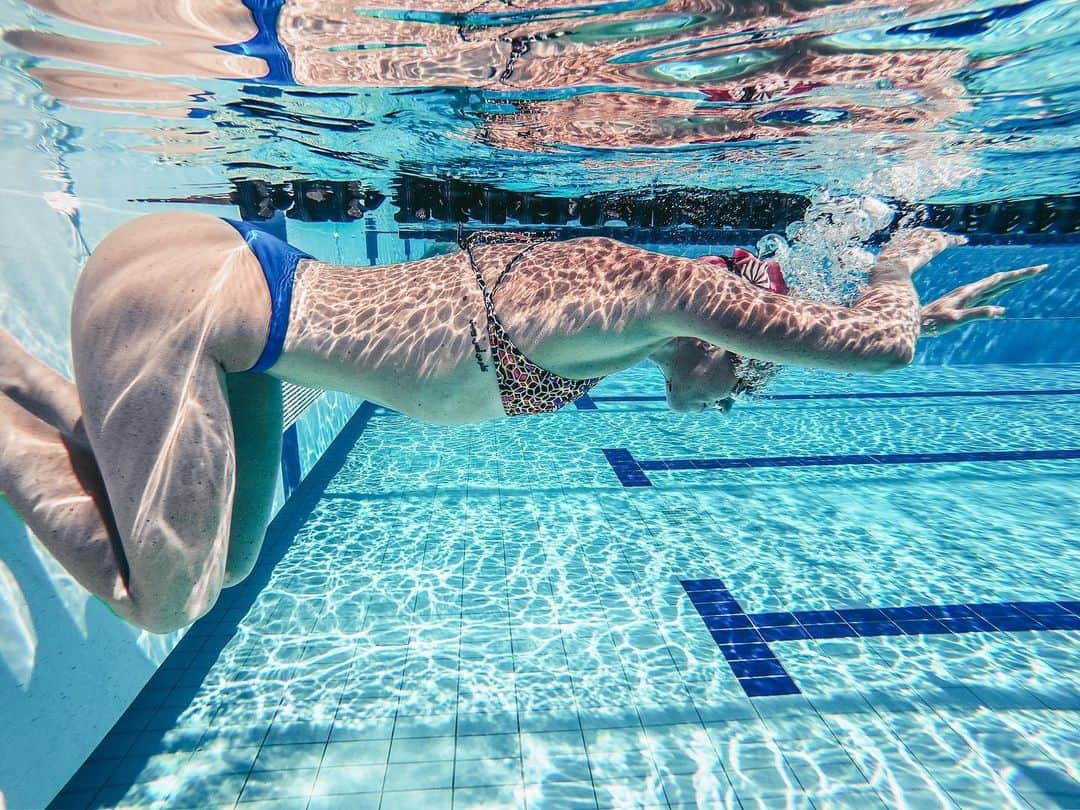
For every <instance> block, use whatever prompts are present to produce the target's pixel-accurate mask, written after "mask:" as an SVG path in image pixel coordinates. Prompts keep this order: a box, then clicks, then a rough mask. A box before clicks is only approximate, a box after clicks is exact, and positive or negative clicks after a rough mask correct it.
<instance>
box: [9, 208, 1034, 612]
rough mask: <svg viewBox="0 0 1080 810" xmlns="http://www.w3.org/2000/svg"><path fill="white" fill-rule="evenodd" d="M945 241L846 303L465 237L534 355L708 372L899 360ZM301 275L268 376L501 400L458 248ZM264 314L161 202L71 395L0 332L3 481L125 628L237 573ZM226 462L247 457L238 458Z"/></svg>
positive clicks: (977, 294) (223, 260) (265, 496)
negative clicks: (690, 353)
mask: <svg viewBox="0 0 1080 810" xmlns="http://www.w3.org/2000/svg"><path fill="white" fill-rule="evenodd" d="M954 244H958V241H957V239H956V238H955V237H948V236H945V235H943V234H940V233H935V232H931V231H925V230H916V231H912V232H906V233H903V234H901V235H899V236H897V237H895V238H894V239H893V240H892V241H890V243H889V244H888V245H887V246H886V247H885V248H884V249H883V250H882V252H881V253H880V255H879V257H878V264H877V266H876V267H875V269H874V272H873V274H872V278H871V286H870V288H869V289H868V291H867V292H866V293H865V294H864V295H863V297H862V298H861V299H860V300H859V301H858V302H857V303H856V304H855V306H854V307H851V308H845V307H837V306H830V305H825V304H817V303H814V302H809V301H799V300H796V299H791V298H787V297H784V296H780V295H775V294H773V293H769V292H765V291H762V290H761V289H759V288H757V287H755V286H754V285H753V284H750V283H749V282H747V281H745V280H743V279H741V278H737V277H736V276H734V275H732V274H731V273H728V272H726V271H722V270H719V269H718V268H716V267H714V266H711V265H709V264H708V263H707V262H701V261H695V260H689V259H680V258H676V257H671V256H663V255H661V254H656V253H651V252H649V251H645V250H641V249H638V248H633V247H630V246H628V245H623V244H621V243H618V242H614V241H612V240H607V239H582V240H576V241H574V242H564V243H547V242H545V243H541V244H537V245H536V246H535V247H533V248H531V249H530V250H528V251H527V252H525V253H524V254H522V253H521V246H520V245H509V246H507V245H492V246H486V247H479V248H476V249H475V251H474V253H475V255H476V264H477V267H478V268H479V271H480V273H481V274H482V276H483V279H484V282H485V286H488V287H494V285H495V281H496V277H497V276H498V275H499V274H500V273H502V272H503V271H504V269H505V268H506V267H507V265H508V264H509V263H510V262H511V261H512V260H513V259H514V257H515V256H517V255H519V254H521V256H520V260H519V261H518V262H517V263H515V265H514V272H513V273H508V274H507V275H506V277H505V279H504V283H503V284H502V285H500V288H499V298H498V300H497V301H496V305H497V307H498V310H499V319H500V321H501V322H502V323H503V326H504V327H505V328H506V331H507V333H508V334H509V335H510V336H511V338H512V340H513V341H514V342H515V343H516V344H518V346H519V347H520V348H521V349H522V350H523V351H524V352H525V353H526V355H527V356H528V357H530V358H531V359H532V360H534V362H537V363H538V365H541V366H542V367H544V368H549V369H552V370H554V371H556V372H559V373H561V374H563V375H564V376H567V377H584V376H600V375H601V374H605V373H608V372H610V371H613V370H617V369H619V368H625V367H627V366H629V365H632V364H633V363H634V362H636V361H637V360H638V359H642V358H643V357H646V356H651V355H650V352H653V353H655V352H656V351H657V350H658V349H659V350H663V349H664V348H665V347H671V346H672V345H674V344H678V345H680V346H683V347H684V348H687V347H688V348H690V349H693V348H694V347H693V344H694V343H697V342H702V341H704V343H705V344H708V345H703V349H704V351H702V352H700V354H701V355H702V357H703V359H705V360H706V363H705V367H706V370H708V363H709V362H714V361H715V362H716V363H717V364H719V366H718V367H719V368H722V367H724V366H726V365H727V360H726V359H725V358H724V356H723V353H722V352H718V351H715V350H714V348H713V347H718V346H723V347H725V348H729V349H731V350H734V351H737V352H740V353H742V354H748V355H751V356H754V355H756V356H759V357H763V358H765V359H770V360H774V361H777V362H788V363H796V362H799V361H800V359H802V360H805V361H806V364H811V365H821V366H826V367H830V368H841V369H844V368H846V369H850V370H874V369H878V368H888V367H892V366H895V365H900V364H902V363H903V362H906V361H907V360H908V359H910V351H911V347H912V346H913V345H914V339H915V336H916V335H917V333H918V330H919V325H920V324H919V320H920V312H919V306H918V300H917V298H916V296H915V291H914V287H913V286H912V284H911V280H910V275H911V273H912V272H913V271H914V270H916V269H918V268H919V267H921V266H922V265H923V264H925V263H926V262H927V261H929V259H931V258H932V257H933V256H934V255H936V254H937V253H940V252H941V251H942V250H944V249H945V248H947V247H949V246H951V245H954ZM1043 269H1045V268H1043V267H1036V268H1026V269H1024V270H1019V271H1013V272H1012V273H1001V274H995V275H994V276H990V277H988V278H986V279H982V280H980V281H976V282H972V283H970V284H967V285H965V286H963V287H961V288H959V289H957V290H954V291H953V292H951V293H949V294H947V295H946V296H943V297H942V298H940V299H938V300H937V301H935V302H931V303H930V304H928V305H927V306H926V307H924V308H923V312H922V320H923V322H924V324H926V326H927V328H929V329H932V330H933V331H943V330H945V329H948V328H952V327H954V326H957V325H959V324H962V323H967V322H970V321H972V320H978V319H979V318H985V317H995V316H996V315H998V314H1000V309H999V308H998V307H996V306H984V305H985V304H987V303H988V302H992V301H994V300H995V299H996V298H997V296H999V295H1000V294H1001V293H1002V292H1004V291H1005V290H1007V289H1010V288H1011V287H1012V286H1015V285H1016V284H1019V283H1022V282H1024V281H1026V280H1027V279H1029V278H1031V277H1033V276H1034V275H1037V274H1038V273H1040V272H1042V270H1043ZM388 281H389V282H391V283H387V282H388ZM297 285H298V289H297V293H298V294H297V295H294V299H293V300H294V309H293V316H294V317H293V321H292V323H290V329H289V339H288V340H287V341H286V352H285V354H283V355H282V360H281V367H280V368H279V366H275V367H274V373H275V374H276V375H278V376H280V377H281V378H282V379H291V380H293V381H295V382H303V380H302V379H300V376H302V375H303V374H315V375H316V376H317V375H318V374H323V375H328V374H330V375H336V376H335V377H334V380H340V381H341V382H342V383H343V385H350V384H362V385H372V386H375V387H378V386H380V385H381V386H382V390H383V391H384V392H385V393H386V394H387V396H386V403H387V404H389V405H390V406H391V407H394V408H396V409H397V410H401V411H404V412H408V411H410V410H412V411H413V412H416V411H417V410H418V406H417V404H416V403H417V402H418V401H419V402H420V403H421V404H423V403H435V404H434V405H429V407H428V410H424V408H419V415H420V416H422V417H424V418H428V417H430V416H435V417H441V416H445V415H446V414H447V413H450V414H451V415H452V417H453V418H455V419H456V420H457V421H461V422H477V421H482V420H484V419H490V418H494V417H496V416H499V415H501V414H502V407H501V401H500V398H499V391H498V386H497V384H496V379H495V373H494V371H493V370H492V369H491V367H490V365H489V366H488V368H487V369H486V370H483V369H478V368H477V363H476V356H475V352H474V346H473V343H472V338H471V336H470V331H469V325H470V322H478V321H479V319H482V318H484V316H485V313H486V311H485V304H484V296H483V295H482V294H481V292H480V289H479V286H480V285H478V283H477V279H476V277H475V275H474V274H473V272H472V269H471V267H470V264H469V261H468V256H467V255H466V254H465V253H464V252H458V253H456V254H452V255H449V256H442V257H438V258H436V259H431V260H424V261H419V262H410V263H405V264H399V265H391V266H388V267H383V268H371V269H367V270H362V269H360V268H355V267H340V266H335V265H329V264H324V263H320V262H314V261H308V262H304V263H302V264H301V267H300V272H299V274H298V279H297ZM269 318H270V306H269V295H268V294H267V290H266V282H265V278H264V277H263V275H262V273H261V272H260V270H259V268H258V264H257V261H256V260H255V258H254V256H253V254H251V252H250V251H249V250H248V248H247V247H246V245H245V243H244V242H243V240H242V239H240V237H239V235H238V234H236V232H235V231H234V230H233V229H232V228H231V227H230V226H228V225H226V224H225V223H222V222H221V221H220V220H217V219H214V218H212V217H206V216H203V215H193V214H179V213H177V214H164V215H155V216H152V217H146V218H143V219H141V220H138V221H137V222H134V223H131V224H128V225H125V226H123V227H122V228H120V229H118V230H117V231H116V232H114V233H113V234H112V235H110V236H109V237H108V238H107V239H106V240H105V241H104V242H102V244H101V245H99V247H98V249H97V250H96V251H95V253H94V256H93V257H92V259H91V262H90V264H89V265H88V267H87V270H86V272H85V273H84V277H83V278H82V279H80V282H79V287H78V288H77V292H76V296H75V301H74V304H73V319H72V320H73V329H72V344H73V345H72V350H73V352H72V353H73V357H74V360H75V372H76V376H77V379H78V390H76V387H75V386H74V385H72V384H71V383H70V382H68V381H66V380H63V379H62V378H60V377H59V376H58V375H56V374H55V373H54V372H51V371H49V370H48V369H47V368H45V367H44V366H43V364H41V363H40V362H39V361H37V360H35V359H34V358H33V357H32V356H30V354H29V353H28V352H26V351H25V350H24V349H23V348H22V347H21V346H19V345H18V344H17V342H15V341H14V340H13V339H12V338H11V336H10V335H7V334H6V333H4V332H2V331H0V495H3V496H5V497H6V498H7V499H8V501H9V502H10V503H11V504H12V506H14V508H15V509H16V511H17V512H18V513H19V515H20V516H21V517H22V518H23V519H24V520H25V521H26V522H27V524H28V525H29V526H30V528H31V529H32V530H33V531H34V533H35V534H36V535H37V536H38V537H39V539H41V540H42V542H43V543H44V544H45V545H46V547H47V548H48V549H49V551H50V552H51V553H52V554H53V556H54V557H56V559H57V560H58V561H59V562H60V563H61V564H62V565H63V566H64V567H65V568H66V569H67V570H68V571H69V572H71V573H72V575H73V576H74V577H75V578H76V579H77V580H78V581H79V582H80V583H82V584H83V585H85V586H86V587H87V588H88V589H90V590H91V591H92V592H93V593H94V594H95V595H96V596H98V597H100V598H101V599H103V600H104V601H105V602H106V603H107V604H109V606H110V607H111V608H112V609H113V610H114V611H115V612H116V613H117V614H118V615H120V616H122V617H123V618H125V619H127V620H128V621H130V622H132V623H133V624H137V625H139V626H141V627H145V628H147V629H150V630H152V631H154V632H166V631H169V630H172V629H175V628H177V627H179V626H181V625H184V624H188V623H190V622H191V621H193V620H194V619H195V618H197V617H198V616H199V615H201V614H202V613H204V612H205V611H206V610H208V609H209V608H210V606H212V605H213V603H214V602H215V601H216V599H217V595H218V592H219V590H220V588H221V587H222V586H223V585H228V584H230V583H231V582H234V581H235V579H232V580H230V575H231V576H233V577H240V576H243V574H244V573H245V572H246V570H250V562H251V560H252V559H253V554H255V553H257V551H258V545H259V544H260V543H261V541H262V536H263V532H264V531H265V527H266V524H267V522H268V521H269V509H270V504H271V501H272V493H273V487H274V482H275V475H274V472H275V470H276V464H277V461H278V458H279V456H280V435H281V416H280V391H278V394H277V397H278V400H277V414H276V421H275V419H274V418H270V419H262V420H260V418H258V416H257V414H256V409H255V408H248V409H245V410H243V411H241V412H238V413H236V414H235V418H234V416H233V412H232V409H233V408H234V407H235V405H236V403H235V402H233V397H234V394H235V393H237V391H236V389H235V388H234V386H233V383H232V382H228V390H227V392H226V390H225V386H224V384H223V381H222V378H223V376H224V375H223V374H222V371H223V370H226V371H240V370H242V369H246V368H249V367H250V366H251V365H252V363H254V361H255V359H256V357H258V355H259V352H260V351H261V350H262V347H263V345H264V344H265V342H266V324H267V323H268V321H269ZM384 333H385V334H384ZM685 335H689V336H692V337H691V339H687V338H684V337H679V336H685ZM669 353H670V352H669ZM710 357H711V360H710V359H709V358H710ZM690 361H691V363H690V365H698V366H700V365H701V364H700V363H698V362H697V361H696V360H694V358H690ZM575 363H576V365H575ZM573 368H581V369H585V373H579V372H575V371H571V370H570V369H573ZM312 369H314V371H312ZM589 369H591V370H592V371H591V372H590V371H589ZM294 373H295V375H299V376H292V374H294ZM235 377H237V378H241V379H248V380H250V381H251V382H253V383H254V382H256V381H257V382H258V384H261V385H263V386H264V389H263V390H261V391H259V392H257V393H258V395H257V396H256V397H255V399H256V400H257V401H259V402H267V401H269V400H270V399H272V395H273V391H274V390H275V389H276V387H277V384H276V381H274V380H273V379H272V378H271V377H269V376H266V375H247V374H237V375H235ZM228 379H229V380H232V379H233V377H232V376H230V377H229V378H228ZM699 382H701V380H699ZM704 382H708V381H707V380H705V381H704ZM346 390H347V389H346ZM703 402H704V400H703ZM689 404H691V405H694V404H695V403H694V402H690V403H689ZM697 404H701V403H697ZM440 408H443V410H440ZM271 410H273V409H271ZM256 424H258V425H259V426H260V427H261V428H263V429H265V430H264V432H265V436H263V437H262V439H260V438H259V437H257V436H254V435H251V436H248V437H247V439H246V441H244V442H243V447H244V448H245V452H244V453H238V452H237V448H238V445H239V444H240V443H241V438H240V437H241V435H242V433H243V431H245V430H248V429H250V428H251V427H252V425H256ZM84 427H85V432H83V428H84ZM87 439H88V441H87ZM267 439H273V441H267ZM275 441H276V442H277V443H276V444H275V443H274V442H275ZM241 462H242V463H244V464H248V465H253V466H249V467H245V469H244V471H243V472H241V473H239V474H238V473H237V465H238V464H239V463H241ZM258 464H262V465H263V466H264V467H265V469H264V470H263V471H262V473H260V472H259V470H258V469H257V468H256V466H257V465H258ZM265 473H269V474H265ZM252 475H255V476H256V477H258V478H259V481H260V484H259V486H257V487H255V488H254V490H251V489H250V488H249V489H248V491H247V493H246V498H247V503H246V505H245V504H244V502H243V501H244V497H245V495H244V488H243V487H241V486H240V485H239V484H237V483H236V482H242V481H244V480H251V476H252ZM260 501H262V502H261V503H260ZM245 513H246V514H248V515H249V517H252V516H253V518H254V519H249V520H248V521H247V522H246V523H244V524H243V525H245V526H246V527H247V530H246V531H245V530H244V529H242V528H238V526H239V525H241V524H240V523H239V522H238V521H237V520H236V518H238V517H242V516H243V515H244V514H245ZM245 561H246V562H245ZM234 566H235V567H234ZM245 566H246V567H245Z"/></svg>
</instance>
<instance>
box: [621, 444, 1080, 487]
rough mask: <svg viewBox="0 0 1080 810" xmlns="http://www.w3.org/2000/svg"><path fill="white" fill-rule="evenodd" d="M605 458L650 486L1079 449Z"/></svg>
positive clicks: (629, 483)
mask: <svg viewBox="0 0 1080 810" xmlns="http://www.w3.org/2000/svg"><path fill="white" fill-rule="evenodd" d="M601 452H603V454H604V457H605V458H606V459H607V460H608V463H609V464H610V465H611V469H612V470H613V471H614V473H615V475H616V476H617V477H618V479H619V481H620V483H622V485H623V486H624V487H651V486H652V485H653V484H652V481H651V480H650V479H649V476H648V475H646V472H647V471H649V470H654V471H655V470H663V471H668V472H670V471H676V470H749V469H760V468H763V467H834V466H844V465H865V464H947V463H948V464H955V463H960V462H972V461H1065V460H1069V459H1077V458H1080V449H1077V448H1068V449H1063V450H969V451H958V452H948V453H846V454H840V455H831V456H826V455H817V456H759V457H747V458H674V459H653V460H639V459H635V458H634V456H633V454H632V453H631V452H630V451H629V450H626V449H625V448H608V449H604V450H602V451H601Z"/></svg>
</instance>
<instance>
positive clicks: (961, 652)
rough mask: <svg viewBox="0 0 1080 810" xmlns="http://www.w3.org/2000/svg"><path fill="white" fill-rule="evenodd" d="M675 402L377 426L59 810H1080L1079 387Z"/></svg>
mask: <svg viewBox="0 0 1080 810" xmlns="http://www.w3.org/2000/svg"><path fill="white" fill-rule="evenodd" d="M662 395H663V382H662V379H661V378H660V376H659V375H658V374H657V373H656V371H655V370H653V369H650V368H646V367H644V366H643V367H638V368H635V369H632V370H630V371H628V372H626V373H624V374H622V375H618V376H616V377H613V378H609V379H608V380H606V381H605V382H604V383H602V384H601V385H600V386H598V387H597V388H596V389H594V390H593V392H592V396H591V398H589V399H586V400H582V401H579V402H578V403H577V406H576V407H571V408H567V409H565V410H564V411H562V412H560V413H558V414H556V415H553V416H548V417H540V418H521V419H514V420H509V421H505V422H499V423H491V424H486V425H476V426H467V427H452V428H447V427H430V426H423V425H420V424H417V423H415V422H413V421H410V420H407V419H405V418H404V417H401V416H400V415H397V414H395V413H393V412H389V411H386V410H384V409H381V408H378V407H376V406H373V405H371V404H365V405H364V406H362V407H361V409H360V410H359V411H358V412H357V415H356V416H355V417H353V419H352V421H351V422H350V423H349V425H348V426H347V427H346V428H345V430H344V431H343V432H342V434H341V435H340V436H339V438H338V439H337V440H336V442H335V443H334V445H333V446H332V447H331V449H330V450H329V451H328V452H327V453H326V455H325V456H324V457H323V458H322V459H321V460H320V461H319V463H318V465H317V466H316V468H315V470H314V471H313V472H312V473H311V474H310V475H309V477H308V478H307V479H306V480H305V482H304V483H303V484H302V486H301V488H300V490H298V491H297V493H295V494H294V496H293V498H292V500H290V501H289V503H288V504H287V505H286V507H285V509H284V511H283V512H282V513H281V514H280V515H279V516H278V518H277V519H276V521H275V524H274V526H273V528H272V530H271V533H270V536H269V538H268V541H267V549H266V551H265V552H264V555H263V557H262V558H261V560H260V563H259V567H258V569H257V570H256V572H255V573H254V575H253V576H252V578H251V579H250V580H248V581H247V582H245V583H244V584H242V585H241V586H239V587H237V588H234V589H231V590H227V591H225V592H224V593H223V595H222V598H221V601H220V602H219V604H218V605H217V607H216V608H215V609H214V610H213V612H212V613H211V614H209V615H208V616H207V617H206V618H204V619H203V620H201V621H200V622H198V623H197V624H196V625H195V626H194V627H193V628H192V629H191V631H190V632H189V633H188V634H187V636H185V637H184V639H183V640H182V641H181V643H180V645H179V646H178V647H177V649H176V650H175V651H174V652H173V653H172V654H171V655H170V656H169V657H168V659H167V660H166V661H165V662H164V664H163V665H162V667H161V669H160V670H159V671H158V672H157V673H156V674H155V675H154V677H153V679H152V680H151V681H150V682H149V684H148V685H147V687H146V688H145V689H144V690H143V692H142V693H141V694H140V695H139V697H138V698H137V700H136V701H135V702H134V703H133V705H132V706H131V707H130V709H129V710H128V711H127V712H126V713H125V714H124V716H123V717H122V718H121V720H120V721H119V723H117V725H116V727H115V728H114V729H113V730H112V732H111V733H110V734H109V735H108V736H107V737H106V738H105V739H104V740H103V742H102V743H101V745H100V746H99V747H98V749H97V750H96V751H95V752H94V754H93V755H92V756H91V757H90V759H89V760H88V761H87V763H86V764H85V765H84V767H83V768H82V769H81V770H80V771H79V773H78V774H76V775H75V777H74V778H73V779H72V780H71V782H70V783H69V784H68V786H67V787H66V788H65V790H64V792H62V793H61V794H60V796H59V797H57V799H56V800H55V802H54V806H55V807H66V806H89V807H112V806H133V807H146V806H152V807H156V806H161V807H178V808H179V807H192V808H207V807H233V806H234V805H235V804H236V803H237V802H239V803H240V804H239V806H240V807H243V808H257V807H274V808H309V810H314V808H325V807H348V808H382V810H388V809H389V808H438V807H446V808H451V807H453V808H463V807H492V808H502V807H507V808H519V807H525V808H537V807H550V808H578V807H582V808H584V807H600V808H607V807H745V808H751V807H790V808H812V807H813V808H831V807H850V808H871V807H881V806H888V807H912V808H919V810H922V809H923V808H936V807H942V808H946V807H947V808H954V807H960V808H976V807H987V808H999V807H1037V808H1052V807H1053V808H1057V807H1077V806H1080V767H1078V764H1077V763H1080V743H1078V739H1080V738H1078V728H1080V648H1078V647H1077V645H1076V629H1078V628H1080V601H1078V600H1080V591H1078V590H1077V586H1076V577H1075V572H1076V570H1077V566H1078V565H1080V559H1078V557H1080V550H1078V548H1077V544H1076V535H1075V526H1076V512H1075V493H1076V487H1077V485H1078V468H1077V461H1076V458H1077V457H1078V456H1080V425H1078V424H1077V422H1076V419H1075V409H1076V407H1077V401H1078V400H1077V398H1078V397H1080V366H1075V365H1069V366H1058V367H1045V366H1043V367H1027V368H1025V367H1018V366H983V367H978V368H974V367H971V368H952V369H945V368H932V367H930V368H926V367H924V368H918V367H911V368H908V369H906V370H904V371H902V372H897V373H892V374H888V375H884V376H880V377H855V376H844V375H835V374H831V375H830V374H824V373H810V372H805V373H789V374H787V375H786V376H785V377H784V378H782V380H781V382H780V383H778V385H777V387H776V389H775V391H774V392H773V395H774V396H775V398H773V399H764V400H761V401H758V402H754V403H750V404H743V405H740V406H738V407H736V408H735V409H734V410H733V411H732V413H731V414H729V415H728V416H726V417H725V416H723V415H721V414H719V413H716V414H713V413H709V414H704V415H678V414H672V413H668V412H666V411H665V406H664V403H663V401H662ZM605 450H606V451H608V455H607V456H605V452H604V451H605ZM615 450H621V451H624V452H625V454H626V455H628V456H630V457H632V458H633V459H634V460H635V461H636V462H637V463H639V465H640V466H647V467H649V469H648V470H647V471H646V472H645V473H644V475H645V477H646V478H647V480H648V484H649V485H643V484H642V483H641V481H640V480H639V479H638V478H635V477H634V475H631V474H628V473H627V472H626V469H625V467H623V468H620V467H619V466H618V464H619V462H618V458H619V456H617V454H613V453H612V451H615ZM1005 451H1011V452H1012V454H1013V457H1008V458H1004V459H1003V458H999V457H998V456H1000V454H1002V453H1003V452H1005ZM1049 451H1056V452H1055V453H1050V452H1049ZM928 454H930V455H928ZM940 454H947V455H946V456H945V457H944V458H945V460H941V459H942V458H943V457H942V456H941V455H940ZM995 454H997V455H995ZM1055 455H1056V457H1054V456H1055ZM864 456H872V457H873V459H874V460H873V461H871V462H867V461H865V459H863V457H864ZM609 457H612V458H615V459H616V462H615V466H613V462H612V461H610V460H609ZM623 458H625V456H623ZM688 459H690V460H693V461H694V464H682V465H678V464H673V465H669V466H674V467H678V469H661V468H660V467H662V466H663V465H659V464H657V463H656V462H658V461H665V460H666V461H669V462H671V461H672V460H684V461H685V460H688ZM785 459H786V461H784V460H785ZM793 459H796V460H798V461H793ZM859 459H863V460H862V461H859ZM717 460H725V462H726V466H718V465H717ZM853 495H857V497H853ZM875 609H880V610H881V611H882V612H881V613H877V612H875ZM710 628H711V629H710ZM731 634H734V635H731ZM777 667H779V670H778V669H777ZM781 673H782V674H781Z"/></svg>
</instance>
